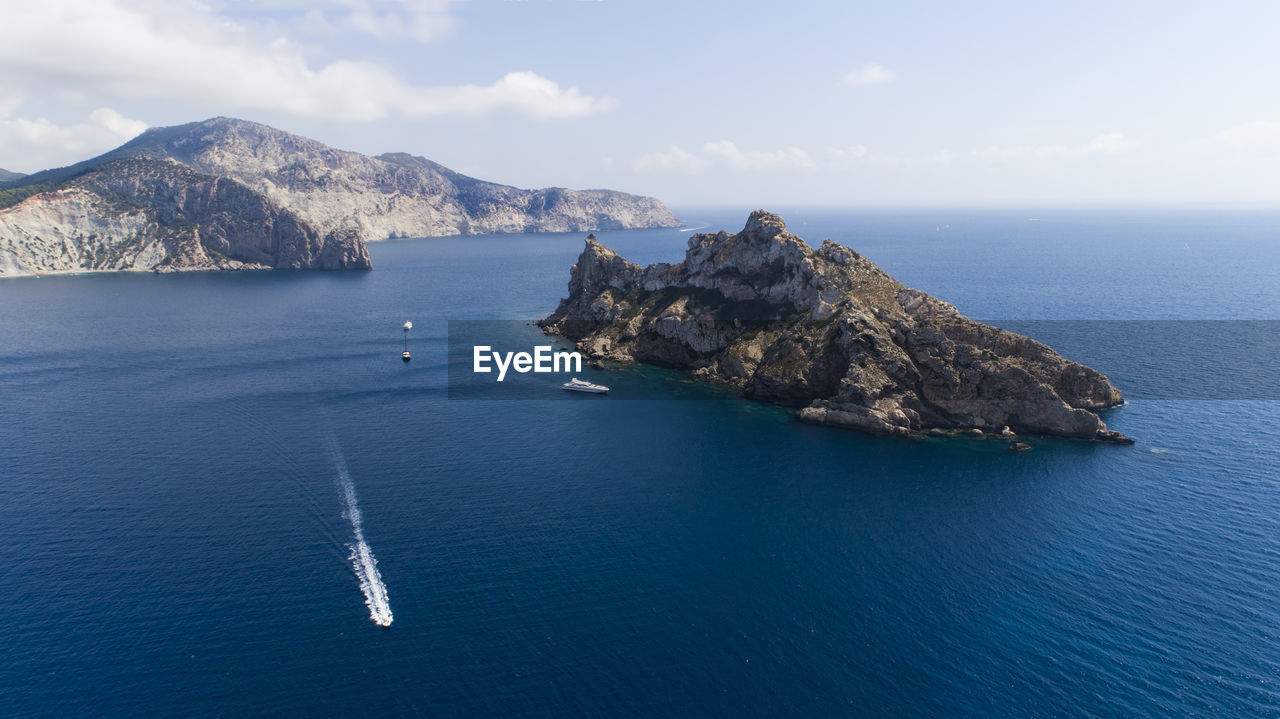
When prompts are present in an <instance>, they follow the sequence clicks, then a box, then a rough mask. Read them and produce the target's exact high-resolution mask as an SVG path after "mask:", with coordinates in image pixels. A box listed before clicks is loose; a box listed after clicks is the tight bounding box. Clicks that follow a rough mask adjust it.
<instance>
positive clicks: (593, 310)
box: [539, 210, 1132, 451]
mask: <svg viewBox="0 0 1280 719" xmlns="http://www.w3.org/2000/svg"><path fill="white" fill-rule="evenodd" d="M539 325H540V326H541V327H542V328H543V330H544V331H545V332H547V333H549V334H555V335H560V336H563V337H567V338H570V339H572V340H575V342H576V344H577V347H578V349H579V351H581V352H583V354H584V355H585V356H587V357H589V358H591V359H594V360H610V361H616V362H643V363H648V364H654V365H660V366H665V367H673V368H677V369H683V370H687V371H690V372H692V373H693V375H694V376H696V377H700V378H703V379H707V380H712V381H718V382H726V383H728V384H731V385H733V386H735V387H738V388H739V389H740V390H741V392H742V394H743V396H745V397H748V398H752V399H759V400H764V401H769V402H774V403H778V404H783V405H788V406H794V407H797V408H798V410H799V417H800V418H801V419H802V420H804V421H807V422H814V423H817V424H826V425H834V426H839V427H847V428H851V429H856V430H860V431H864V432H870V433H875V434H886V435H898V436H926V435H934V436H939V435H942V436H950V435H958V434H968V435H971V436H975V437H995V438H999V439H1004V440H1007V441H1009V440H1013V439H1016V438H1017V437H1018V436H1019V435H1022V434H1030V435H1049V436H1059V437H1071V438H1078V439H1084V440H1091V441H1099V442H1111V443H1118V444H1132V440H1130V439H1129V438H1128V437H1125V436H1124V435H1123V434H1121V433H1119V432H1117V431H1114V430H1110V429H1108V428H1107V426H1106V424H1105V423H1104V422H1103V421H1102V419H1101V418H1100V417H1099V416H1098V415H1097V414H1096V412H1097V411H1098V410H1102V409H1107V408H1110V407H1116V406H1118V405H1120V404H1121V403H1122V401H1123V400H1122V397H1121V393H1120V390H1119V389H1117V388H1116V387H1114V386H1112V385H1111V383H1110V382H1109V381H1108V380H1107V378H1106V377H1105V376H1104V375H1103V374H1101V373H1100V372H1098V371H1096V370H1094V369H1091V368H1089V367H1086V366H1084V365H1081V364H1078V363H1075V362H1072V361H1070V360H1067V359H1066V358H1064V357H1062V356H1061V355H1059V354H1057V353H1056V352H1054V351H1053V350H1052V349H1050V348H1049V347H1046V346H1045V345H1043V344H1041V343H1039V342H1036V341H1034V340H1032V339H1029V338H1027V337H1023V336H1021V335H1018V334H1014V333H1012V332H1008V331H1005V330H1002V329H999V328H996V327H992V326H989V325H984V324H982V323H979V322H975V321H973V320H971V319H969V318H967V317H964V316H963V315H961V314H960V313H959V311H958V310H957V309H956V308H955V307H953V306H952V305H950V304H948V303H946V302H943V301H941V300H938V299H936V298H934V297H931V296H930V295H928V294H925V293H924V292H921V291H919V290H915V289H911V288H909V287H906V286H904V285H902V284H901V283H900V282H898V281H897V280H894V279H893V278H892V277H890V276H889V275H888V274H886V273H885V272H884V271H883V270H881V269H880V268H879V267H877V266H876V265H875V264H874V263H872V262H871V261H870V260H868V259H866V258H865V257H862V256H861V255H859V254H858V253H857V252H854V251H853V250H851V249H849V248H847V247H843V246H841V245H838V244H836V243H834V242H831V241H830V240H827V241H825V242H824V243H823V244H822V246H821V247H820V248H818V249H816V250H815V249H813V248H811V247H809V246H808V245H807V244H806V243H805V242H804V241H803V240H801V239H800V238H799V237H796V236H795V235H793V234H791V233H790V232H788V231H787V228H786V224H785V223H784V222H783V220H782V218H781V217H779V216H777V215H775V214H772V213H769V212H766V211H764V210H757V211H755V212H753V213H751V216H750V217H749V218H748V220H747V223H746V226H745V227H744V228H743V230H742V231H741V232H739V233H737V234H729V233H728V232H724V231H721V232H718V233H715V234H709V233H708V234H697V235H694V236H692V237H691V238H690V239H689V246H688V250H687V252H686V255H685V259H684V260H683V261H681V262H679V263H676V264H674V265H670V264H666V263H659V264H655V265H650V266H649V267H645V268H641V267H640V266H639V265H636V264H635V263H632V262H628V261H626V260H625V259H623V258H621V257H619V256H618V255H617V253H615V252H613V251H612V250H610V249H608V248H606V247H604V246H603V245H601V244H600V243H599V242H598V241H596V239H595V237H594V235H592V236H589V237H588V238H587V241H586V247H585V249H584V250H583V252H582V254H581V255H580V256H579V258H578V261H577V263H576V264H575V265H574V266H573V268H572V270H571V272H570V280H569V296H568V297H567V298H566V299H564V300H563V301H561V303H560V305H559V307H558V308H557V309H556V311H555V312H554V313H552V314H551V315H550V316H549V317H546V318H544V319H542V320H540V321H539ZM1022 449H1023V448H1022V447H1014V446H1011V447H1010V450H1011V451H1022Z"/></svg>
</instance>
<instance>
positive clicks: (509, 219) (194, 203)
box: [0, 117, 678, 276]
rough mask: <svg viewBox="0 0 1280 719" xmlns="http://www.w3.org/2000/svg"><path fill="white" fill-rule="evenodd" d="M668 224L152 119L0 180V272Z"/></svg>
mask: <svg viewBox="0 0 1280 719" xmlns="http://www.w3.org/2000/svg"><path fill="white" fill-rule="evenodd" d="M6 178H8V179H6ZM676 225H678V220H677V219H676V217H675V216H674V215H673V214H672V213H671V212H670V211H669V210H668V209H667V208H666V207H665V206H664V205H663V204H662V203H661V202H660V201H658V200H656V199H654V198H651V197H641V196H638V195H630V194H626V193H622V192H616V191H612V190H569V189H564V188H545V189H539V190H524V189H519V188H516V187H511V186H508V185H501V184H497V183H493V182H486V181H483V180H478V179H475V178H472V177H468V176H466V175H463V174H460V173H457V172H454V171H453V170H450V169H449V168H447V167H444V166H442V165H439V164H437V163H435V162H432V161H431V160H428V159H426V158H422V157H416V156H412V155H409V154H405V153H387V154H383V155H379V156H377V157H372V156H368V155H362V154H360V153H356V152H348V151H343V150H337V149H334V148H331V147H329V146H327V145H325V144H323V143H321V142H318V141H316V140H312V139H309V138H306V137H301V136H298V135H293V134H290V133H288V132H284V131H282V130H277V129H275V128H272V127H268V126H266V125H262V124H258V123H254V122H247V121H244V120H237V119H233V118H225V117H219V118H214V119H211V120H205V121H203V122H195V123H189V124H186V125H176V126H172V127H157V128H152V129H150V130H147V131H146V132H144V133H142V134H141V135H139V136H138V137H137V138H135V139H133V140H130V141H129V142H127V143H125V144H123V145H121V146H120V147H118V148H116V149H114V150H111V151H110V152H107V153H104V154H102V155H100V156H98V157H95V158H92V159H90V160H86V161H84V162H80V163H77V164H75V165H70V166H68V167H62V168H57V169H52V170H45V171H42V172H36V173H33V174H30V175H18V174H17V173H6V174H0V276H6V275H25V274H46V273H59V272H86V271H111V270H133V271H182V270H207V269H267V268H278V269H367V268H368V267H369V266H370V262H369V255H368V250H367V248H366V247H365V243H366V242H370V241H377V240H382V239H386V238H389V237H434V236H443V235H472V234H487V233H496V232H563V231H583V230H594V229H633V228H645V227H672V226H676Z"/></svg>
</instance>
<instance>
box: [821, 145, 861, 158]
mask: <svg viewBox="0 0 1280 719" xmlns="http://www.w3.org/2000/svg"><path fill="white" fill-rule="evenodd" d="M823 152H824V153H825V154H826V156H827V158H828V159H831V160H844V161H853V160H861V159H863V158H865V157H867V156H868V155H869V154H870V153H871V151H870V150H868V149H867V146H866V145H827V146H826V147H825V148H824V149H823Z"/></svg>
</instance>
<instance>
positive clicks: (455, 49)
mask: <svg viewBox="0 0 1280 719" xmlns="http://www.w3.org/2000/svg"><path fill="white" fill-rule="evenodd" d="M1054 5H1058V6H1056V7H1049V4H1048V3H1028V2H1025V1H1021V2H994V1H990V0H974V1H972V2H968V3H955V2H911V1H904V2H894V3H869V2H804V1H796V2H786V3H781V2H751V1H749V0H739V1H738V2H718V1H711V2H695V1H692V0H690V1H686V2H666V1H665V0H645V1H642V0H524V1H519V0H466V1H460V2H451V1H449V0H310V1H307V0H263V1H262V2H245V1H241V0H208V1H206V2H189V1H188V0H41V1H40V2H35V3H33V2H28V1H26V0H0V167H3V168H6V169H9V170H15V171H20V172H32V171H36V170H39V169H44V168H47V167H56V166H60V165H65V164H69V163H71V162H75V161H77V160H81V159H85V158H87V157H90V156H93V155H95V154H98V153H100V152H103V151H105V150H108V149H110V148H112V147H115V146H116V145H119V144H120V143H122V142H123V141H125V140H127V139H129V138H130V137H133V136H134V135H136V134H137V133H139V132H141V131H143V130H144V129H146V128H147V127H153V126H159V125H171V124H179V123H184V122H190V121H193V120H200V119H204V118H207V117H213V116H218V115H227V116H232V117H240V118H244V119H248V120H254V121H257V122H263V123H266V124H269V125H272V126H274V127H278V128H280V129H283V130H287V131H290V132H295V133H298V134H302V135H306V136H308V137H313V138H315V139H317V140H320V141H322V142H325V143H327V144H329V145H332V146H335V147H338V148H341V149H347V150H355V151H359V152H365V153H370V154H377V153H381V152H389V151H403V152H409V153H412V154H415V155H422V156H425V157H428V158H430V159H433V160H435V161H437V162H440V163H443V164H445V165H447V166H449V167H452V168H454V169H456V170H458V171H460V172H464V173H467V174H470V175H474V176H476V177H480V178H483V179H487V180H493V181H497V182H504V183H508V184H513V185H518V186H522V187H545V186H565V187H575V188H594V187H608V188H613V189H619V190H625V191H628V192H637V193H642V194H648V195H654V196H656V197H658V198H660V199H662V200H664V201H666V202H667V203H668V204H671V205H676V206H688V205H696V204H719V205H739V206H751V207H755V206H762V205H765V206H767V205H769V204H786V205H826V206H865V207H876V206H885V207H902V206H920V207H929V206H1018V205H1028V204H1030V205H1131V204H1140V205H1194V206H1206V205H1208V206H1214V205H1245V206H1248V205H1254V206H1280V92H1278V91H1277V90H1278V89H1280V87H1278V86H1280V42H1277V41H1276V38H1275V28H1277V27H1280V3H1275V2H1270V1H1264V2H1217V3H1204V2H1195V3H1180V2H1170V1H1166V2H1124V1H1122V0H1114V1H1112V2H1091V1H1088V0H1084V1H1081V2H1075V3H1063V4H1054Z"/></svg>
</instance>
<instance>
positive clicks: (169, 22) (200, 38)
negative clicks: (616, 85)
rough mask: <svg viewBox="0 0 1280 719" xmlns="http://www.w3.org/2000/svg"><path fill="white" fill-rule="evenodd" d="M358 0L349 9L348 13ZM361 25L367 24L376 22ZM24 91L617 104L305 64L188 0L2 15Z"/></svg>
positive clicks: (595, 108)
mask: <svg viewBox="0 0 1280 719" xmlns="http://www.w3.org/2000/svg"><path fill="white" fill-rule="evenodd" d="M365 5H366V4H365V3H361V2H352V3H349V4H348V7H350V8H352V10H351V13H352V14H356V13H358V12H359V11H360V8H362V7H365ZM432 5H433V4H432V3H425V4H424V6H432ZM344 17H345V16H344ZM344 22H345V20H344ZM353 22H354V20H353ZM369 23H372V24H368V23H367V24H366V28H365V30H366V31H370V32H372V31H375V30H377V28H378V26H377V24H376V23H375V22H374V21H373V20H370V21H369ZM423 32H425V30H423ZM23 90H34V91H38V92H41V93H43V94H45V95H50V94H59V95H61V96H64V97H65V96H74V95H81V96H86V95H87V96H107V97H111V98H116V99H124V100H137V99H163V100H179V101H185V102H188V103H191V104H193V105H195V106H197V107H206V108H209V109H211V110H216V111H222V110H226V109H231V108H236V109H250V110H269V111H278V112H285V113H289V114H293V115H299V116H305V117H315V118H322V119H328V120H339V121H348V122H364V121H371V120H377V119H380V118H383V117H388V116H392V115H399V116H403V117H431V116H438V115H479V114H484V113H490V112H494V111H511V112H517V113H521V114H525V115H530V116H533V117H544V118H561V117H576V116H584V115H592V114H596V113H601V112H606V111H608V110H609V109H611V108H612V107H613V106H614V104H615V101H614V100H613V99H612V98H609V97H596V96H592V95H587V94H584V93H583V92H581V91H579V90H578V89H577V88H575V87H567V88H566V87H561V86H560V85H559V84H558V83H556V82H554V81H552V80H550V79H547V78H545V77H542V76H541V75H538V74H536V73H534V72H531V71H523V72H511V73H508V74H506V75H504V76H503V77H501V78H500V79H498V80H496V81H494V82H492V83H490V84H488V85H476V84H466V85H451V86H437V87H428V86H421V85H415V84H412V83H409V82H406V81H404V80H402V79H401V78H399V77H398V76H396V75H395V74H394V73H392V72H391V71H390V70H388V69H387V68H386V67H384V66H382V65H380V64H378V63H375V62H370V61H364V60H350V59H342V58H339V59H334V60H332V61H329V62H327V63H323V64H321V63H313V62H312V61H311V60H309V58H308V56H307V54H306V53H305V52H304V50H303V48H302V46H301V45H299V44H297V43H295V42H293V41H292V40H290V39H288V38H287V37H282V36H281V37H274V38H266V37H262V36H260V35H258V34H257V33H256V31H255V29H254V28H252V27H250V26H247V25H245V24H242V23H239V22H235V21H232V20H229V19H227V18H225V17H222V16H219V15H217V14H215V13H214V12H213V10H211V9H210V8H209V7H208V6H205V5H202V4H198V3H197V2H194V0H171V1H170V2H161V0H44V1H43V2H40V3H33V4H31V5H29V6H26V7H24V9H23V11H22V12H21V13H14V14H10V15H9V16H8V17H6V18H5V21H4V22H3V23H0V93H7V92H21V91H23Z"/></svg>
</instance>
